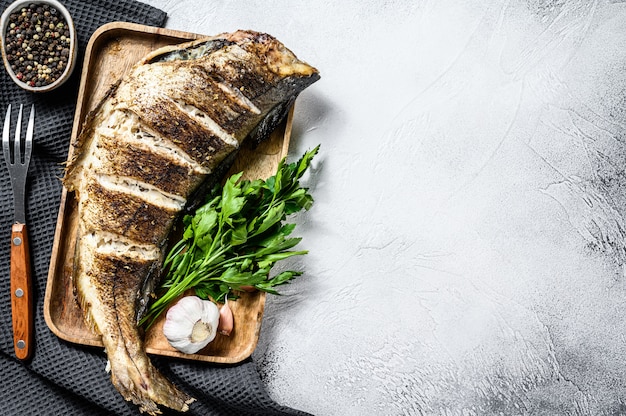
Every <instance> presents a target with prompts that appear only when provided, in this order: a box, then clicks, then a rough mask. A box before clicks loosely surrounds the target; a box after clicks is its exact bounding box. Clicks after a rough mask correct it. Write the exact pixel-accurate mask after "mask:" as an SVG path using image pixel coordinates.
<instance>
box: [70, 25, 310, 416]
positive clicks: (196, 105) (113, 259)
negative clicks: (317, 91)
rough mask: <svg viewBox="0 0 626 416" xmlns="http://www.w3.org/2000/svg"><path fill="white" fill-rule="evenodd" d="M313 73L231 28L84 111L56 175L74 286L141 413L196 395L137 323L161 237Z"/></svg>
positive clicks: (263, 40)
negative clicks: (71, 248)
mask: <svg viewBox="0 0 626 416" xmlns="http://www.w3.org/2000/svg"><path fill="white" fill-rule="evenodd" d="M318 79H319V73H318V71H317V70H316V69H314V68H313V67H311V66H309V65H308V64H306V63H304V62H302V61H300V60H298V59H297V58H296V56H295V55H294V54H293V53H292V52H291V51H289V50H288V49H287V48H285V46H284V45H282V43H280V42H279V41H278V40H276V39H275V38H273V37H272V36H270V35H267V34H263V33H258V32H253V31H238V32H234V33H230V34H228V33H227V34H222V35H218V36H214V37H208V38H204V39H200V40H197V41H193V42H188V43H185V44H181V45H175V46H168V47H165V48H161V49H159V50H157V51H154V52H152V53H150V54H148V55H147V56H146V57H145V58H144V59H143V60H141V61H140V62H139V63H138V64H137V65H135V66H134V67H133V68H132V69H131V71H130V72H129V74H128V75H127V76H125V77H124V79H122V80H120V81H119V82H118V83H116V84H115V85H114V86H113V87H112V88H111V90H110V91H109V92H108V93H107V94H106V96H105V97H104V98H103V100H102V101H101V102H100V103H99V105H98V106H97V107H96V109H95V110H94V111H93V112H92V113H90V114H89V115H88V116H87V118H86V120H85V123H84V125H83V128H82V133H81V134H80V135H79V137H78V138H77V140H76V141H75V142H74V143H72V145H73V146H74V151H73V157H72V159H71V160H70V161H69V163H68V166H67V168H66V172H65V176H64V178H63V183H64V186H65V187H66V188H67V190H68V191H70V192H74V193H75V195H76V200H77V212H78V227H77V230H78V231H77V240H76V241H77V243H76V247H75V261H74V270H73V276H72V279H73V283H74V287H75V291H76V294H77V298H78V300H79V302H80V304H81V308H82V310H83V313H84V315H85V320H86V322H87V323H88V324H89V325H90V326H91V327H92V328H93V329H94V331H95V332H97V333H99V334H101V335H102V342H103V344H104V346H105V350H106V353H107V357H108V359H109V364H110V371H111V381H112V383H113V385H114V386H115V387H116V388H117V390H118V391H119V392H120V393H121V395H122V396H123V397H124V398H125V399H126V400H128V401H132V402H133V403H135V404H137V405H138V406H139V409H140V410H141V411H142V412H147V413H149V414H157V413H160V410H159V406H165V407H169V408H172V409H175V410H177V411H186V410H188V408H189V404H190V403H191V402H192V401H193V400H194V399H192V398H191V397H190V396H189V395H187V394H186V393H184V392H182V391H181V390H179V389H178V388H177V387H176V386H174V385H173V384H172V383H171V382H170V381H169V380H167V378H166V377H164V376H163V375H162V374H161V373H159V371H158V370H157V369H156V368H155V367H154V366H153V365H152V363H151V362H150V359H149V358H148V356H147V355H146V353H145V348H144V344H143V340H142V334H141V333H140V330H139V328H138V327H137V322H138V320H139V318H140V317H141V314H142V311H143V310H144V308H145V306H146V303H147V300H146V293H147V289H146V288H150V287H152V285H153V284H154V279H155V278H156V277H157V276H158V275H159V269H160V266H161V263H162V259H163V254H164V249H165V245H166V243H167V238H168V236H169V233H170V231H171V229H172V227H173V224H174V223H175V221H176V219H177V218H178V217H179V215H180V213H181V212H184V210H185V209H187V208H188V207H189V206H190V204H191V202H192V199H193V198H194V195H196V194H198V193H199V192H201V190H202V187H203V185H206V184H207V183H211V182H215V181H217V180H219V179H220V178H221V175H222V174H223V173H224V172H225V167H226V166H227V164H228V163H230V162H231V161H232V160H233V159H234V156H235V154H236V153H237V150H238V148H239V147H240V145H241V143H242V142H244V141H253V142H256V141H260V140H263V139H264V138H265V137H267V136H268V135H269V134H270V133H271V131H272V130H273V129H274V128H275V127H276V126H277V124H278V123H280V121H281V119H282V118H283V117H284V116H285V114H286V113H287V111H288V110H289V108H290V106H291V105H292V104H293V102H294V100H295V98H296V97H297V96H298V94H299V93H300V92H301V91H302V90H304V89H305V88H306V87H307V86H309V85H310V84H312V83H313V82H315V81H317V80H318Z"/></svg>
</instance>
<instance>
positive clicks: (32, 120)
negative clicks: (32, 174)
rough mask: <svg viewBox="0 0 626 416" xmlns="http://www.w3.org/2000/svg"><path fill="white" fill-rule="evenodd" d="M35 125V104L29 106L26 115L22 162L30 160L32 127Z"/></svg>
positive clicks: (26, 162)
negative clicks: (28, 113) (26, 124)
mask: <svg viewBox="0 0 626 416" xmlns="http://www.w3.org/2000/svg"><path fill="white" fill-rule="evenodd" d="M34 127H35V104H33V105H32V106H31V107H30V115H29V116H28V127H26V143H25V144H24V163H25V164H28V162H29V161H30V154H31V153H32V150H33V129H34Z"/></svg>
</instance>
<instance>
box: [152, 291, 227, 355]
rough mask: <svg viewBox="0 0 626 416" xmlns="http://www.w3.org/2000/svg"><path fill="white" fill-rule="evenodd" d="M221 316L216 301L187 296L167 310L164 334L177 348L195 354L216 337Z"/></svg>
mask: <svg viewBox="0 0 626 416" xmlns="http://www.w3.org/2000/svg"><path fill="white" fill-rule="evenodd" d="M219 318H220V312H219V309H218V308H217V305H215V303H213V302H211V301H209V300H202V299H200V298H199V297H197V296H186V297H184V298H182V299H180V300H179V301H178V302H177V303H176V304H175V305H173V306H172V307H171V308H169V310H168V311H167V314H166V315H165V322H164V323H163V335H165V338H167V341H168V342H169V343H170V345H171V346H172V347H174V348H176V349H177V350H179V351H181V352H183V353H185V354H195V353H196V352H198V351H200V350H201V349H202V348H204V347H206V346H207V345H208V344H209V342H211V341H213V340H214V339H215V336H216V334H217V328H218V325H219Z"/></svg>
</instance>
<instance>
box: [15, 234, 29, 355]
mask: <svg viewBox="0 0 626 416" xmlns="http://www.w3.org/2000/svg"><path fill="white" fill-rule="evenodd" d="M30 270H31V269H30V253H29V248H28V234H27V232H26V224H20V223H15V224H13V228H12V230H11V314H12V316H13V345H14V346H15V356H16V357H17V358H19V359H20V360H27V359H28V358H30V356H31V354H32V352H33V332H34V331H33V324H34V321H33V296H32V286H31V274H30Z"/></svg>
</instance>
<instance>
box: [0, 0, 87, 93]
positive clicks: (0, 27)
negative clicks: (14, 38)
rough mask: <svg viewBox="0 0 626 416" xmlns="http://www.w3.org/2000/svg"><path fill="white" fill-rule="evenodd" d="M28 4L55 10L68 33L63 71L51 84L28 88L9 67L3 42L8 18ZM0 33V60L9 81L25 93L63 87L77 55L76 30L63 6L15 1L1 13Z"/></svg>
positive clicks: (54, 0)
mask: <svg viewBox="0 0 626 416" xmlns="http://www.w3.org/2000/svg"><path fill="white" fill-rule="evenodd" d="M29 4H36V5H39V4H47V5H49V6H50V7H53V8H55V9H56V10H57V11H58V12H59V13H60V14H61V16H63V19H65V22H66V23H67V25H68V28H69V32H70V47H69V56H68V60H67V65H66V67H65V70H64V71H63V73H62V74H61V75H60V76H59V77H58V78H57V79H55V80H54V81H53V82H51V83H50V84H47V85H43V86H40V87H37V86H30V85H28V84H27V83H26V82H23V81H21V80H20V79H18V77H17V75H16V74H15V72H14V71H13V68H12V67H11V63H10V62H9V60H8V57H7V53H6V44H5V42H6V33H7V29H8V26H9V16H10V15H11V14H13V13H14V12H16V11H19V10H20V9H21V8H23V7H28V5H29ZM0 31H1V32H0V38H1V39H2V60H3V61H4V67H5V69H6V71H7V73H8V74H9V76H10V77H11V79H12V80H13V81H14V82H15V83H16V84H17V85H19V86H20V87H21V88H23V89H25V90H27V91H32V92H48V91H52V90H54V89H55V88H58V87H59V86H61V85H63V83H65V81H67V80H68V79H69V77H70V76H71V75H72V71H73V70H74V66H75V65H76V55H77V53H76V44H77V39H76V28H75V27H74V21H73V20H72V16H71V15H70V12H69V11H68V10H67V9H66V8H65V6H63V5H62V4H61V3H59V2H58V1H57V0H17V1H15V2H13V3H11V4H10V5H9V6H8V7H7V8H6V10H5V11H4V13H2V16H1V17H0Z"/></svg>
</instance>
